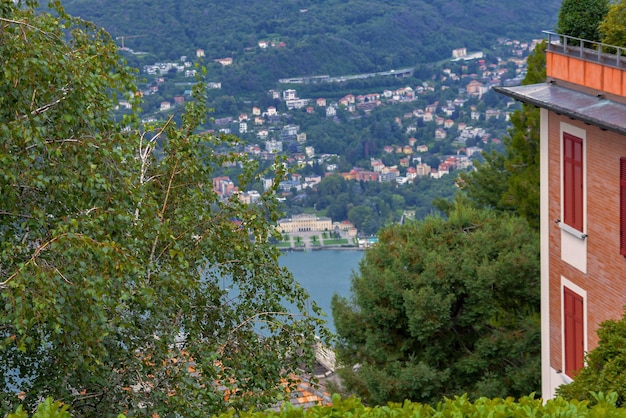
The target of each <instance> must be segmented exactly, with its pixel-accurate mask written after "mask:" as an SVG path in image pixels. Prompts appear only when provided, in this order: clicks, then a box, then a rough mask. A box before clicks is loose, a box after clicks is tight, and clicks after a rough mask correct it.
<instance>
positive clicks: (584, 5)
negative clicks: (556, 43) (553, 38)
mask: <svg viewBox="0 0 626 418" xmlns="http://www.w3.org/2000/svg"><path fill="white" fill-rule="evenodd" d="M608 10H609V0H563V3H562V4H561V8H560V9H559V18H558V21H557V23H556V31H557V32H558V33H560V34H562V35H568V36H573V37H575V38H581V39H585V40H588V41H600V40H601V36H600V30H599V27H598V26H599V24H600V22H601V21H602V19H604V16H606V14H607V12H608Z"/></svg>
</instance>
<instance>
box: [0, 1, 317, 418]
mask: <svg viewBox="0 0 626 418" xmlns="http://www.w3.org/2000/svg"><path fill="white" fill-rule="evenodd" d="M36 6H37V5H36V3H35V2H32V1H26V2H17V3H15V2H13V1H11V0H1V1H0V61H1V64H2V65H0V68H2V71H3V77H0V167H1V168H0V310H1V311H0V371H1V374H0V379H1V381H0V415H3V414H4V413H6V412H8V411H10V410H15V409H16V407H17V405H18V404H23V405H25V407H26V408H32V406H33V405H34V404H36V403H37V401H38V400H40V399H42V398H43V397H47V396H50V397H52V398H54V399H57V400H60V401H63V402H64V403H66V404H69V405H70V406H71V407H70V411H72V413H74V414H76V415H81V416H107V415H117V413H119V412H126V413H128V414H129V415H132V416H152V415H153V414H154V413H156V414H160V415H161V416H163V415H169V414H178V415H180V416H207V415H210V414H212V413H214V412H217V411H220V410H224V409H226V408H229V407H230V408H236V409H241V408H249V407H251V406H259V405H268V404H270V403H272V402H274V401H275V400H276V399H277V397H280V395H281V393H284V390H285V387H286V386H288V385H289V384H290V383H291V382H293V379H292V377H293V375H294V373H296V372H298V371H301V370H304V371H307V370H309V369H308V368H309V367H310V366H311V364H312V360H313V358H314V349H313V345H314V337H315V334H316V333H321V334H322V336H323V335H324V332H325V331H324V330H323V329H321V328H320V327H319V322H318V321H317V320H315V319H313V318H311V317H310V316H308V315H307V313H306V312H307V308H306V307H307V305H308V302H307V295H306V294H305V292H304V291H303V289H301V288H300V287H299V286H298V285H297V284H296V283H295V282H294V280H293V277H292V276H291V274H290V273H289V272H288V271H286V270H285V269H284V268H281V267H280V266H279V264H278V262H277V258H278V253H277V250H276V249H275V248H274V247H272V246H271V245H269V242H268V240H269V238H270V237H271V236H272V234H273V233H274V232H273V223H274V222H275V220H276V219H277V218H278V217H279V210H278V206H277V204H276V200H275V199H274V197H273V196H274V194H273V193H274V192H275V191H276V188H277V187H278V181H276V182H275V184H274V188H273V189H272V190H269V191H268V192H266V193H264V194H263V195H262V197H261V199H260V200H259V202H258V204H256V205H252V206H248V205H245V204H243V203H241V202H240V201H239V200H238V199H236V198H232V199H230V200H221V199H220V198H219V196H218V195H217V193H216V192H215V191H214V190H213V187H212V181H211V178H212V177H213V176H214V175H215V170H217V169H219V168H222V167H224V166H225V165H227V163H228V164H237V165H240V166H242V167H243V172H242V174H241V175H240V176H239V179H238V182H239V186H240V187H241V188H242V189H245V187H246V185H248V184H250V183H251V182H256V181H258V180H259V178H260V176H261V175H265V176H268V175H272V176H274V177H275V178H276V179H277V180H279V179H280V178H282V177H283V176H284V172H283V171H282V165H281V164H276V165H275V166H274V168H273V171H272V172H270V173H264V172H262V171H261V170H259V168H258V166H257V165H256V164H255V163H254V162H249V161H247V158H244V157H242V156H240V155H239V154H235V153H232V152H229V151H228V150H229V149H231V147H232V145H233V144H234V143H236V142H237V141H238V139H237V138H235V137H230V136H218V135H214V134H210V133H201V132H202V129H201V128H202V124H203V122H204V120H205V119H206V117H207V109H206V105H205V102H204V100H205V99H204V91H205V89H204V87H203V86H202V84H201V83H200V84H198V85H197V86H196V87H195V88H194V91H193V97H194V99H193V100H191V101H190V102H189V103H188V104H187V107H186V109H185V113H184V115H183V117H182V123H181V124H176V123H175V122H174V120H173V119H172V118H170V119H167V120H166V121H164V122H163V123H159V124H156V125H154V126H151V127H143V126H141V124H140V123H139V121H138V118H137V117H136V114H135V113H133V114H131V115H128V116H126V117H124V118H123V119H121V120H117V121H116V120H115V119H114V118H113V109H114V107H115V105H116V104H117V103H118V100H121V99H125V100H129V101H130V102H133V103H135V106H137V105H139V103H138V102H137V101H136V100H135V98H136V97H137V95H136V87H135V84H134V71H133V70H131V69H129V68H127V67H126V66H125V64H124V62H123V61H122V60H121V59H120V57H119V56H118V54H117V48H116V46H115V44H114V42H113V41H112V40H111V38H110V36H109V35H108V34H107V33H106V32H104V31H102V30H100V29H98V28H96V27H94V26H93V25H92V24H90V23H88V22H85V21H82V20H80V19H77V18H73V17H71V16H68V15H67V14H66V13H65V12H64V11H63V9H62V7H61V6H60V4H58V3H52V4H51V7H52V9H53V10H52V13H39V12H37V13H36V11H35V8H36ZM156 150H158V153H156V152H155V151H156ZM157 155H158V158H157ZM286 303H289V304H290V305H291V306H293V307H292V308H291V310H289V311H288V310H287V309H286V307H285V304H286ZM309 309H310V308H309ZM312 309H313V310H314V311H315V310H316V309H317V308H316V307H315V306H313V308H312ZM294 312H295V313H294ZM5 408H6V410H5Z"/></svg>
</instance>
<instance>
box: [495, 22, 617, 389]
mask: <svg viewBox="0 0 626 418" xmlns="http://www.w3.org/2000/svg"><path fill="white" fill-rule="evenodd" d="M571 41H572V39H571V38H569V37H565V36H559V35H557V34H554V33H548V46H547V51H546V64H547V82H546V83H541V84H534V85H528V86H518V87H507V88H501V87H500V88H496V90H497V91H499V92H500V93H503V94H505V95H508V96H510V97H513V98H515V99H517V100H520V101H522V102H525V103H528V104H531V105H534V106H537V107H539V108H540V109H541V110H540V112H541V125H540V131H541V141H540V150H541V154H540V155H541V157H540V158H541V164H540V177H541V300H542V302H541V328H542V392H543V393H542V395H543V398H544V399H548V398H551V397H553V396H554V391H555V389H556V388H557V387H558V386H559V385H561V384H563V383H567V382H570V381H571V379H572V378H574V377H575V375H576V372H577V370H578V369H580V368H581V367H583V365H584V355H585V352H587V351H589V350H591V349H593V348H594V347H595V346H596V345H597V343H598V337H597V330H598V326H599V324H600V323H601V322H603V321H605V320H607V319H618V318H621V317H622V314H623V310H624V305H626V258H625V256H626V62H625V61H626V60H624V59H623V58H622V59H621V61H620V57H619V55H612V54H606V53H603V52H602V51H603V50H604V51H606V50H607V46H606V45H601V44H598V43H592V42H589V41H583V42H579V43H580V45H576V46H570V45H575V43H574V42H571ZM578 41H581V40H578ZM585 47H587V48H585ZM624 52H626V51H625V50H622V51H621V55H622V56H623V55H624Z"/></svg>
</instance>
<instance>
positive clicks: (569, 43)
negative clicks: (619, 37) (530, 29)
mask: <svg viewBox="0 0 626 418" xmlns="http://www.w3.org/2000/svg"><path fill="white" fill-rule="evenodd" d="M543 33H545V34H547V35H548V44H547V50H548V51H552V52H556V53H560V54H564V55H568V56H571V57H576V58H580V59H583V60H586V61H592V62H597V63H599V64H603V65H608V66H612V67H616V68H621V69H626V48H623V47H619V46H615V45H608V44H603V43H602V42H595V41H590V40H587V39H581V38H576V37H574V36H568V35H561V34H559V33H556V32H551V31H545V30H544V31H543Z"/></svg>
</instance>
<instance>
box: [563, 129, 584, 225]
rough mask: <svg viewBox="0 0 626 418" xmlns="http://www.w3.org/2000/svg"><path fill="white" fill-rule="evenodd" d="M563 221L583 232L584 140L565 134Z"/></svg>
mask: <svg viewBox="0 0 626 418" xmlns="http://www.w3.org/2000/svg"><path fill="white" fill-rule="evenodd" d="M563 221H564V222H565V224H566V225H569V226H571V227H572V228H574V229H576V230H578V231H581V232H583V140H582V138H578V137H576V136H574V135H571V134H568V133H567V132H564V133H563Z"/></svg>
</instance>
